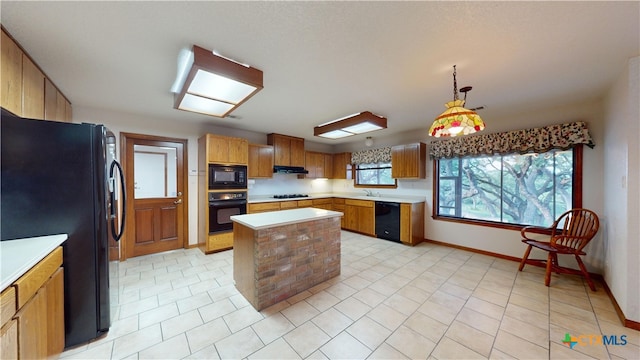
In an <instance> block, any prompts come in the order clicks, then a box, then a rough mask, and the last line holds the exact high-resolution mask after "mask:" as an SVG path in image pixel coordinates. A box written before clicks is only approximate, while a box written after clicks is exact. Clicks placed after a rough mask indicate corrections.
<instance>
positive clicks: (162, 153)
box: [133, 145, 178, 199]
mask: <svg viewBox="0 0 640 360" xmlns="http://www.w3.org/2000/svg"><path fill="white" fill-rule="evenodd" d="M133 152H134V157H133V166H134V170H133V172H134V181H135V184H134V189H135V194H134V197H135V198H136V199H148V198H172V197H176V195H177V167H178V166H177V156H176V149H175V148H169V147H160V146H147V145H134V147H133Z"/></svg>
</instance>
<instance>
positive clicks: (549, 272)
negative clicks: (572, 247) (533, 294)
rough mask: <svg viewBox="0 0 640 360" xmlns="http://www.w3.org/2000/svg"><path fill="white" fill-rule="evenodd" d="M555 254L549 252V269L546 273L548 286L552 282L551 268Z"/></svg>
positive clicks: (545, 282) (545, 279)
mask: <svg viewBox="0 0 640 360" xmlns="http://www.w3.org/2000/svg"><path fill="white" fill-rule="evenodd" d="M553 255H555V254H554V253H552V252H549V255H548V256H547V271H546V272H545V274H544V284H545V285H546V286H549V283H551V268H552V264H553Z"/></svg>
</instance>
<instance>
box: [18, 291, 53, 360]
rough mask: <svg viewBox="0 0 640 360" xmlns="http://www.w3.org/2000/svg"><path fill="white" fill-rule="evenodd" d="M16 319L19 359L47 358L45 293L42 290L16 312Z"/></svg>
mask: <svg viewBox="0 0 640 360" xmlns="http://www.w3.org/2000/svg"><path fill="white" fill-rule="evenodd" d="M16 319H17V320H18V355H19V358H21V359H45V358H47V292H46V290H45V289H44V288H43V289H40V291H38V292H37V293H36V294H35V295H34V296H33V298H31V300H30V301H29V302H27V303H26V304H25V305H24V306H23V307H22V309H20V311H18V313H17V314H16Z"/></svg>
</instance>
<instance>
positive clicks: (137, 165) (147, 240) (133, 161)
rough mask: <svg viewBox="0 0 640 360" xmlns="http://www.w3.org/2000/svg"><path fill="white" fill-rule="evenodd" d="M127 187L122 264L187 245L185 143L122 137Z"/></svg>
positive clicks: (172, 140)
mask: <svg viewBox="0 0 640 360" xmlns="http://www.w3.org/2000/svg"><path fill="white" fill-rule="evenodd" d="M121 144H122V145H121V146H122V150H121V153H123V154H125V156H121V158H122V166H123V168H124V174H125V183H126V189H127V214H126V226H125V234H124V236H123V238H122V240H121V241H122V242H123V244H121V245H122V247H121V249H124V250H123V254H122V260H124V259H127V258H129V257H134V256H140V255H147V254H153V253H158V252H163V251H168V250H175V249H179V248H183V247H187V246H188V235H187V234H188V230H187V226H186V224H187V223H188V221H187V219H188V211H187V209H188V206H187V198H188V197H187V183H186V178H187V174H186V171H187V169H186V166H187V140H184V139H172V138H164V137H155V136H147V135H139V134H128V133H122V134H121Z"/></svg>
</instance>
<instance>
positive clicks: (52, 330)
mask: <svg viewBox="0 0 640 360" xmlns="http://www.w3.org/2000/svg"><path fill="white" fill-rule="evenodd" d="M44 289H45V291H46V293H47V334H48V336H47V354H48V356H51V355H55V354H60V353H61V352H62V351H63V350H64V311H63V309H64V268H58V270H57V271H56V272H55V274H53V276H52V277H51V279H49V281H48V282H47V284H46V285H45V286H44Z"/></svg>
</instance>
